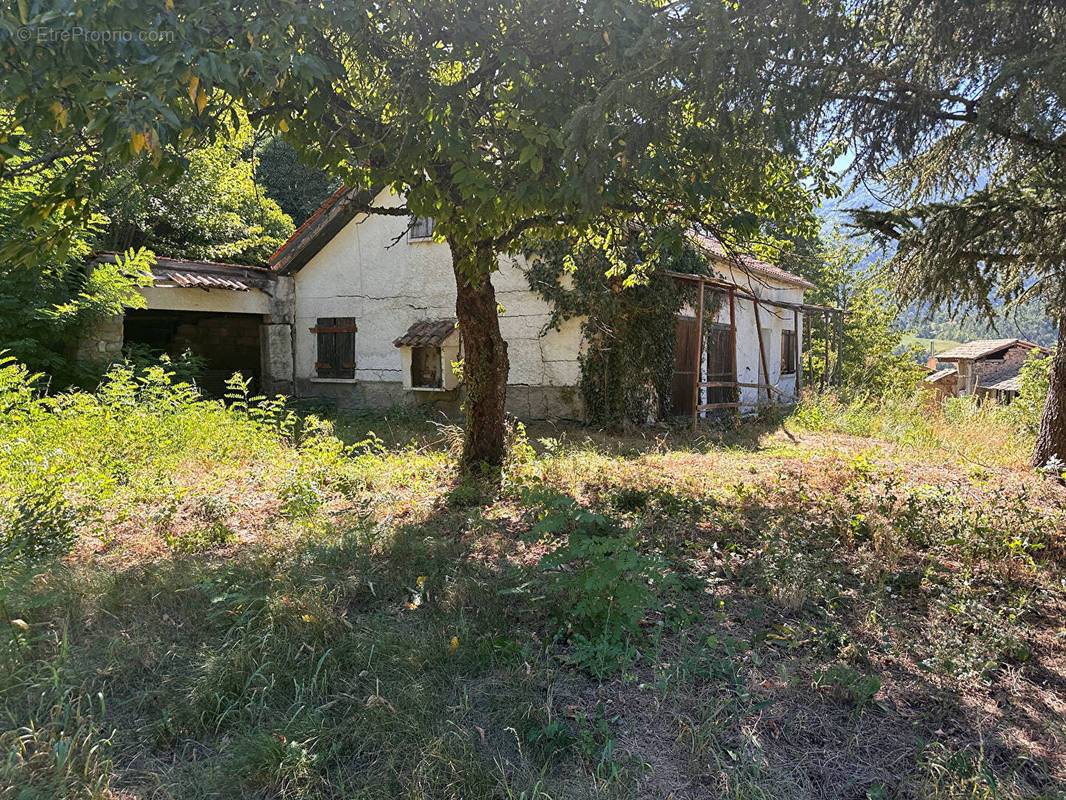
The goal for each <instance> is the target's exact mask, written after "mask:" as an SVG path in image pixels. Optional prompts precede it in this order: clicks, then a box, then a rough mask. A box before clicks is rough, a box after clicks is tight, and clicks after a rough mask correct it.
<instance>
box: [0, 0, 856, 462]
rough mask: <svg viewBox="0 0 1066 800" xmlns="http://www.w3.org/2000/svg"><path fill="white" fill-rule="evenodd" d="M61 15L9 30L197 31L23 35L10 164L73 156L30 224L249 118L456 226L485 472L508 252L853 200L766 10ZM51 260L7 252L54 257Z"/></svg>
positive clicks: (445, 233)
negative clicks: (783, 65)
mask: <svg viewBox="0 0 1066 800" xmlns="http://www.w3.org/2000/svg"><path fill="white" fill-rule="evenodd" d="M57 2H58V4H53V5H52V6H50V7H49V8H48V10H47V11H44V10H42V9H40V8H39V7H38V6H30V7H28V8H26V9H25V13H24V14H20V15H19V17H21V18H18V19H16V18H15V17H14V15H9V17H8V28H7V30H14V29H15V28H16V27H19V26H28V27H25V29H26V30H29V31H32V30H37V29H39V28H47V29H49V30H51V29H58V28H62V27H63V26H67V27H74V26H77V27H78V28H79V29H86V30H101V31H112V30H145V31H147V30H153V29H155V28H156V27H157V26H161V25H163V24H164V23H165V26H166V28H167V29H168V30H172V31H173V30H180V35H179V36H177V37H176V40H175V41H171V42H151V43H149V42H140V41H139V42H135V43H129V47H122V48H113V47H110V43H106V44H104V43H97V42H92V41H89V42H82V41H79V42H77V43H76V45H75V44H71V43H69V42H64V41H52V40H48V41H45V42H37V41H32V42H29V41H27V42H23V41H22V40H21V39H18V38H16V37H11V36H10V34H4V35H5V37H6V38H5V41H7V42H8V43H9V45H10V46H9V47H7V48H6V49H0V54H2V57H0V65H2V66H3V68H4V72H5V74H8V75H11V76H17V77H12V78H11V79H10V80H8V81H6V82H4V83H3V84H2V85H0V106H2V107H3V108H5V109H7V116H5V117H4V118H3V119H0V134H3V136H0V156H10V153H11V151H12V150H13V149H14V148H17V147H19V146H20V145H21V143H22V142H23V140H24V139H30V140H34V141H37V140H41V141H43V140H45V139H46V138H48V137H52V138H54V140H55V146H54V148H53V149H55V150H58V152H60V153H62V154H64V155H66V156H67V160H65V161H64V169H63V170H62V172H61V173H59V174H57V175H56V176H55V180H53V181H51V182H50V184H49V185H48V187H47V190H46V191H45V192H44V194H45V195H46V197H47V201H46V202H44V203H43V204H41V205H40V206H37V207H26V208H24V209H23V210H22V212H21V213H20V215H19V219H20V221H21V222H22V224H24V225H26V226H27V227H32V226H35V225H38V224H40V223H41V222H42V220H44V219H47V218H48V216H49V214H50V213H51V210H52V209H54V208H55V207H57V206H58V205H59V204H60V203H63V204H67V203H68V201H69V203H70V204H69V205H64V208H65V209H66V210H67V212H68V213H69V215H70V216H71V217H72V218H74V217H80V218H84V217H85V216H86V215H87V214H89V213H90V212H91V209H92V208H93V201H94V200H95V198H97V197H98V196H99V195H100V194H101V193H102V191H103V190H104V188H105V186H106V185H107V181H106V180H105V172H104V169H103V166H104V165H106V166H107V167H109V168H110V167H115V166H123V165H125V166H128V167H129V169H130V170H131V174H132V175H133V176H134V177H135V178H136V179H137V181H138V183H144V184H145V185H147V184H151V183H164V182H169V183H173V182H174V181H175V180H176V179H177V178H178V177H179V175H180V174H181V173H182V172H183V171H184V170H185V169H186V160H185V159H186V154H187V153H188V152H190V151H197V150H200V149H202V148H205V147H206V146H208V145H209V144H210V145H213V144H215V143H216V142H218V141H219V140H222V139H225V138H226V137H227V136H229V135H230V134H231V131H233V130H234V129H237V128H239V127H240V124H241V121H242V109H243V111H244V112H246V113H247V115H248V118H249V119H250V120H254V121H255V123H256V124H257V125H260V126H262V127H264V128H265V129H267V130H276V131H278V132H280V134H281V135H283V137H284V138H285V140H286V141H288V142H290V143H291V144H292V145H293V146H294V148H295V149H296V150H297V152H298V153H299V155H300V157H301V159H302V160H303V161H304V163H309V164H310V163H313V164H316V165H321V167H322V169H324V170H325V171H327V172H328V173H329V175H331V176H332V177H335V178H336V177H339V178H341V179H342V180H343V181H344V182H345V184H346V185H348V186H350V187H353V188H354V189H357V190H365V193H364V194H359V193H353V194H352V196H351V198H350V199H351V203H352V204H353V206H354V207H355V208H356V210H359V209H360V208H361V209H363V210H367V211H370V212H376V213H377V212H379V213H387V214H397V215H407V214H412V215H416V216H426V217H432V218H433V219H434V220H435V231H436V234H437V235H438V236H440V237H441V238H443V239H444V240H446V241H447V242H448V245H449V247H450V249H451V253H452V256H453V261H454V267H455V274H456V277H457V284H456V290H457V293H458V297H459V300H460V302H458V303H457V316H458V318H459V325H460V327H461V328H462V329H463V337H464V341H465V342H466V347H467V357H466V358H465V361H464V377H465V385H466V388H467V396H468V402H467V404H466V409H467V415H468V426H467V434H466V435H467V439H466V449H465V450H464V452H465V453H466V455H464V469H465V468H467V467H473V466H475V465H476V464H477V463H481V462H484V463H491V464H492V465H493V466H494V467H498V466H500V465H501V464H502V462H503V458H504V452H503V441H504V437H503V435H502V434H503V422H504V420H503V408H504V403H503V402H502V398H500V397H498V396H497V395H498V394H499V393H500V392H502V391H503V386H505V381H502V380H497V379H496V376H497V375H498V374H499V373H501V372H503V371H504V366H505V365H504V362H503V352H504V351H503V348H502V347H500V346H499V329H498V322H497V320H496V317H495V314H494V312H495V308H496V303H495V298H494V296H493V295H494V292H493V290H492V288H491V284H489V282H488V281H487V276H488V275H489V274H490V273H491V272H493V271H494V270H496V269H497V268H498V266H499V257H500V255H501V254H504V253H510V252H515V251H516V250H518V249H520V248H521V246H522V243H523V240H524V239H526V238H527V237H533V238H535V239H543V238H550V239H569V238H572V237H574V236H579V235H581V234H582V233H584V232H585V231H586V230H587V229H588V228H589V227H590V226H591V225H593V224H596V223H599V222H602V221H603V220H604V219H605V218H611V219H612V220H613V221H615V222H623V221H625V220H629V219H633V218H639V219H640V220H641V221H642V222H643V223H644V224H647V225H649V226H652V227H661V226H665V225H672V226H673V228H674V229H675V231H677V232H679V231H681V230H683V229H685V228H687V227H689V226H695V225H699V226H705V227H707V228H709V229H711V230H712V231H713V232H714V233H715V234H716V235H717V236H718V237H719V238H720V239H723V240H728V241H737V242H747V241H750V240H751V239H753V238H755V237H756V236H757V235H758V234H759V233H761V232H764V231H765V230H767V229H769V228H777V229H793V228H802V229H804V230H810V228H811V227H812V220H811V216H810V214H809V211H810V209H811V207H812V203H813V197H814V196H815V195H817V194H832V193H835V191H836V189H835V186H834V183H833V176H832V173H831V170H830V165H831V163H832V161H833V158H834V155H835V153H836V151H837V149H838V148H836V147H835V146H825V145H821V144H819V145H817V146H814V147H810V148H808V149H807V150H806V151H805V152H804V157H803V158H802V159H801V158H800V157H799V153H800V149H799V148H798V147H797V146H796V145H797V139H798V138H799V133H800V131H801V129H802V126H803V124H804V121H803V118H804V117H805V116H806V112H807V111H808V110H809V102H808V101H807V100H805V99H804V98H806V96H807V94H806V93H805V92H796V93H789V92H787V91H786V90H785V89H784V88H782V87H779V86H778V84H777V82H776V81H774V80H772V79H771V76H772V74H773V69H774V65H773V64H771V63H770V62H769V61H768V60H767V58H766V51H767V49H768V48H770V47H775V46H777V44H778V43H779V42H780V40H781V38H782V31H788V30H790V28H788V27H787V26H782V25H780V24H779V23H780V22H781V19H780V16H779V15H778V14H775V13H770V11H769V10H768V9H765V8H759V9H749V8H748V7H746V6H743V5H737V4H727V3H720V2H713V3H698V4H695V5H691V6H689V5H686V6H680V7H672V6H664V5H660V4H655V3H646V2H642V1H641V0H625V2H623V3H622V4H621V5H619V4H618V3H617V2H615V0H594V2H591V3H590V2H575V1H574V0H547V1H546V0H522V1H521V2H515V1H514V0H506V1H504V0H487V1H486V2H482V3H479V4H477V5H476V6H474V7H467V6H460V5H455V4H454V3H451V2H443V1H442V0H433V1H432V2H426V3H422V4H420V5H419V6H418V7H417V8H414V7H407V6H394V5H392V4H385V5H371V6H364V5H358V4H356V5H348V4H341V5H336V4H326V5H310V6H306V5H283V6H278V7H277V8H272V9H271V13H269V14H263V13H260V9H259V7H258V6H256V5H255V4H253V5H252V6H251V7H247V8H246V7H245V5H244V4H243V3H235V4H230V5H219V4H216V3H208V4H205V5H193V6H189V5H185V4H181V3H175V4H171V5H169V6H168V7H167V8H165V9H164V10H163V11H160V10H159V9H158V8H155V7H148V6H145V5H144V4H142V3H138V2H134V1H133V0H122V1H121V2H117V3H85V2H82V1H81V0H57ZM693 52H698V53H699V56H698V58H693V57H692V53H693ZM294 54H298V56H294ZM694 66H695V68H694ZM11 174H12V172H11V170H10V169H5V170H4V172H3V173H0V177H4V176H7V175H11ZM386 188H387V189H391V190H392V191H394V192H396V193H397V194H402V195H403V197H404V205H403V206H400V207H396V206H392V205H391V204H390V207H389V208H379V207H374V206H372V198H371V197H370V194H371V193H370V190H371V189H373V190H374V192H378V191H380V190H382V189H386ZM175 200H176V201H178V203H179V207H180V203H181V198H175ZM67 212H65V213H67ZM222 219H223V220H224V219H225V217H224V216H223V217H222ZM203 222H204V223H206V225H207V228H208V229H211V226H212V224H214V223H213V221H212V220H209V219H208V220H203ZM262 224H263V233H264V235H265V234H269V233H270V231H269V230H268V229H267V226H266V224H265V222H264V223H262ZM250 239H254V237H250V236H246V235H243V233H241V232H238V234H237V235H236V236H235V237H234V240H233V243H232V245H231V246H228V247H226V248H222V250H221V253H219V251H218V249H217V248H216V249H214V250H212V252H213V253H215V254H216V255H228V254H231V253H232V254H233V255H232V257H234V258H236V257H238V255H237V254H236V253H237V251H238V250H241V255H240V256H239V257H244V253H246V252H247V250H246V249H245V248H247V247H249V246H251V245H252V244H253V242H252V241H250ZM39 249H40V247H37V248H34V247H30V246H21V245H20V246H16V247H13V248H12V249H10V250H9V251H5V252H7V253H9V255H10V256H11V257H12V258H19V259H21V260H33V258H34V253H35V251H36V250H39ZM467 301H469V302H467ZM482 339H483V340H484V345H483V346H476V343H477V342H480V341H482Z"/></svg>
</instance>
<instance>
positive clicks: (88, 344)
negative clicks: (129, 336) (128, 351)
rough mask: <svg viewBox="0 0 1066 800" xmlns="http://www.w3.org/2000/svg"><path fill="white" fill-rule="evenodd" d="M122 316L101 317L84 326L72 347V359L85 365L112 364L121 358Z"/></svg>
mask: <svg viewBox="0 0 1066 800" xmlns="http://www.w3.org/2000/svg"><path fill="white" fill-rule="evenodd" d="M123 333H124V332H123V324H122V316H121V315H120V314H115V315H114V316H108V317H102V318H100V319H97V320H95V321H94V322H92V323H90V324H89V325H87V326H85V328H83V329H82V330H81V331H80V332H79V333H78V337H77V340H76V341H75V345H74V358H75V360H77V361H82V362H86V363H92V362H99V361H104V362H112V361H118V360H120V359H121V358H122V342H123Z"/></svg>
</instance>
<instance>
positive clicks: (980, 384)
mask: <svg viewBox="0 0 1066 800" xmlns="http://www.w3.org/2000/svg"><path fill="white" fill-rule="evenodd" d="M1034 350H1035V351H1037V352H1039V353H1040V354H1042V355H1048V354H1049V353H1050V351H1049V350H1047V348H1044V347H1040V346H1039V345H1036V344H1033V343H1032V342H1027V341H1025V340H1023V339H978V340H975V341H972V342H966V343H965V344H960V345H958V346H957V347H953V348H951V349H950V350H945V351H944V352H942V353H938V354H937V355H935V356H933V357H931V358H930V359H929V367H930V369H932V370H934V371H933V372H931V373H930V374H929V375H927V376H926V378H925V381H926V383H927V384H929V385H931V386H932V387H934V388H935V389H936V391H937V394H938V396H940V397H962V396H965V395H971V394H976V395H977V396H978V397H981V398H989V397H990V398H992V399H994V400H996V401H997V402H999V403H1003V404H1006V403H1009V402H1010V401H1011V400H1012V399H1013V398H1014V397H1016V396H1017V394H1018V390H1019V389H1020V388H1021V387H1020V383H1019V381H1020V377H1021V368H1022V363H1023V362H1024V361H1025V359H1026V358H1028V357H1029V354H1030V353H1032V352H1033V351H1034Z"/></svg>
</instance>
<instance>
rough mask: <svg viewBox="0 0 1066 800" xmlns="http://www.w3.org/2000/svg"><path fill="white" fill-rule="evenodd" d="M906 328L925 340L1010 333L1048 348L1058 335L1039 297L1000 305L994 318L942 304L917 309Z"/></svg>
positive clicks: (1000, 335) (958, 339) (951, 339)
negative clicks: (940, 305)
mask: <svg viewBox="0 0 1066 800" xmlns="http://www.w3.org/2000/svg"><path fill="white" fill-rule="evenodd" d="M907 327H908V328H910V329H912V330H913V331H914V333H915V334H916V335H917V336H918V337H920V338H922V339H946V340H949V341H953V342H969V341H972V340H974V339H999V338H1003V337H1007V336H1013V337H1017V338H1019V339H1025V340H1026V341H1030V342H1033V343H1035V344H1039V345H1044V346H1045V347H1054V346H1055V340H1056V338H1057V336H1058V330H1057V325H1056V322H1055V320H1053V319H1051V318H1050V317H1049V316H1048V314H1047V309H1046V308H1044V307H1043V305H1042V304H1041V303H1040V302H1039V300H1027V301H1021V302H1018V303H1015V304H1013V305H1012V306H1011V307H1010V308H1003V307H1002V306H997V310H996V312H995V316H994V319H993V321H992V322H991V323H990V322H989V321H988V319H986V318H984V317H981V316H977V315H973V314H970V315H966V316H964V315H963V314H962V313H959V314H951V313H949V312H948V311H947V310H946V309H944V308H943V307H941V308H931V309H924V310H923V309H915V310H914V311H913V312H911V315H910V321H909V322H908V323H907Z"/></svg>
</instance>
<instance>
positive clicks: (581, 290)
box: [526, 230, 718, 426]
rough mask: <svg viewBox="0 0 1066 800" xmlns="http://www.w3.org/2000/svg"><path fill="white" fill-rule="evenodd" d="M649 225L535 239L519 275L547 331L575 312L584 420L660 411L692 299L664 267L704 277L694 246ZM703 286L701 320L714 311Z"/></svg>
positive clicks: (650, 415)
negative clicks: (547, 310) (545, 315)
mask: <svg viewBox="0 0 1066 800" xmlns="http://www.w3.org/2000/svg"><path fill="white" fill-rule="evenodd" d="M661 242H662V238H661V237H657V236H656V235H655V234H654V233H652V232H647V231H637V230H632V231H627V232H626V233H624V234H620V235H615V236H611V235H607V236H604V237H592V236H589V237H586V238H583V239H582V240H581V241H578V242H573V241H570V242H562V241H553V242H541V243H537V244H536V246H534V247H531V248H530V250H529V252H528V253H527V256H528V263H529V266H528V267H527V269H526V278H527V280H528V281H529V286H530V288H531V289H532V290H533V291H534V292H536V293H537V294H539V295H540V296H541V297H543V298H544V299H545V300H546V301H547V302H548V304H549V305H550V306H551V317H550V318H549V320H548V322H547V323H546V325H545V326H544V331H543V332H546V331H548V330H551V329H553V328H555V329H558V328H559V327H560V326H561V325H562V324H563V323H564V322H566V321H567V320H570V319H582V320H583V322H582V324H581V329H582V335H583V339H584V343H585V347H584V349H583V352H582V354H581V356H580V363H581V386H580V388H581V394H582V397H583V399H584V401H585V411H586V415H587V418H588V421H589V422H590V423H592V424H596V425H607V426H627V425H642V424H645V423H647V422H649V421H654V420H658V419H661V418H663V417H665V416H667V415H668V414H669V413H670V411H671V407H670V381H671V377H672V375H673V369H674V347H675V343H676V338H677V315H678V312H680V311H681V309H682V308H684V306H685V305H686V304H688V305H690V306H691V307H693V308H694V307H695V304H696V294H697V292H696V289H695V286H693V285H691V284H689V283H685V282H681V281H678V280H676V279H674V278H672V277H670V276H669V275H668V274H666V273H667V272H668V271H674V272H683V273H688V274H697V275H710V274H712V273H711V270H710V267H709V266H708V263H707V257H706V255H704V254H703V253H702V252H701V251H699V250H698V249H697V248H696V247H695V246H694V245H692V244H689V243H685V244H684V245H683V246H681V247H680V249H675V248H669V247H665V246H662V243H661ZM716 298H718V295H717V294H714V293H712V292H707V295H706V297H705V300H704V311H705V320H706V322H705V324H706V325H709V324H710V321H711V320H713V318H714V313H715V311H716V309H717V303H718V300H717V299H716Z"/></svg>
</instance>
